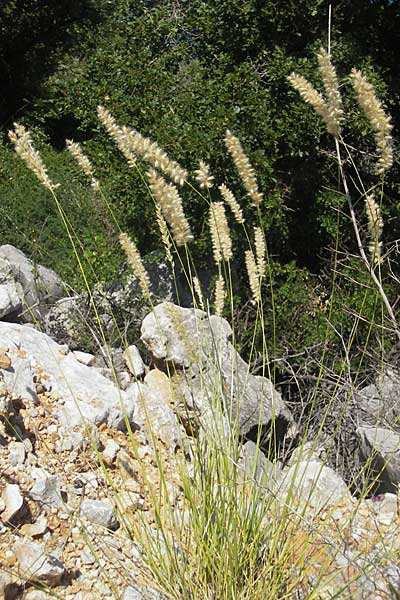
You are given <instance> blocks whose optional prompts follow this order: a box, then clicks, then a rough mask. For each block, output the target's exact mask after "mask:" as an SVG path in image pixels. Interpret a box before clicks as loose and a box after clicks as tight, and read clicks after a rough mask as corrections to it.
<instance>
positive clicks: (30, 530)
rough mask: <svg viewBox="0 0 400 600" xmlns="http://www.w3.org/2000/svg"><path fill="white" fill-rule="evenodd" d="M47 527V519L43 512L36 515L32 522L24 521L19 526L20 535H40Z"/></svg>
mask: <svg viewBox="0 0 400 600" xmlns="http://www.w3.org/2000/svg"><path fill="white" fill-rule="evenodd" d="M46 529H47V519H46V516H45V515H44V514H41V515H39V516H38V518H37V519H36V521H35V522H34V523H25V525H22V527H21V530H20V531H21V533H22V535H25V536H27V537H33V538H34V537H40V536H41V535H43V534H44V533H45V531H46Z"/></svg>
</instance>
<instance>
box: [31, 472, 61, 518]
mask: <svg viewBox="0 0 400 600" xmlns="http://www.w3.org/2000/svg"><path fill="white" fill-rule="evenodd" d="M35 471H36V472H37V471H38V472H39V473H37V479H36V481H35V483H34V484H33V486H32V488H31V491H30V496H31V498H32V500H35V501H36V502H40V504H42V505H43V507H44V508H46V509H50V508H53V507H57V508H61V507H63V506H64V503H65V502H64V498H63V493H62V491H61V479H60V476H59V475H48V474H45V475H44V473H45V472H44V471H43V469H35ZM33 476H35V475H33Z"/></svg>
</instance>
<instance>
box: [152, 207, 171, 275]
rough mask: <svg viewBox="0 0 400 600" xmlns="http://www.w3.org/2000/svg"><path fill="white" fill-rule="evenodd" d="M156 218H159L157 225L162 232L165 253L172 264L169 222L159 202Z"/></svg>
mask: <svg viewBox="0 0 400 600" xmlns="http://www.w3.org/2000/svg"><path fill="white" fill-rule="evenodd" d="M156 218H157V225H158V228H159V230H160V233H161V241H162V243H163V246H164V249H165V254H166V256H167V259H168V261H169V262H170V263H171V264H172V263H173V258H172V243H171V238H170V234H169V231H168V225H167V222H166V220H165V219H164V217H163V216H162V212H161V208H160V205H159V204H158V203H156Z"/></svg>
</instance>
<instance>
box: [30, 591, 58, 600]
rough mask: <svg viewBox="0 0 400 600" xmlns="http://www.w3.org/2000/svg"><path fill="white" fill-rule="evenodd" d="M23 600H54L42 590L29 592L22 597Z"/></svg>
mask: <svg viewBox="0 0 400 600" xmlns="http://www.w3.org/2000/svg"><path fill="white" fill-rule="evenodd" d="M24 600H54V596H53V595H50V594H47V593H46V592H43V591H42V590H29V591H28V592H27V593H26V594H25V595H24Z"/></svg>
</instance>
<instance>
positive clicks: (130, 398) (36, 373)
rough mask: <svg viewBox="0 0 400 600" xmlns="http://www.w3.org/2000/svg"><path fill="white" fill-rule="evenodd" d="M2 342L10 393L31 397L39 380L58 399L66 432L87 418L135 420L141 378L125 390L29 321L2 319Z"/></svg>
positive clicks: (117, 423)
mask: <svg viewBox="0 0 400 600" xmlns="http://www.w3.org/2000/svg"><path fill="white" fill-rule="evenodd" d="M0 346H1V347H2V348H3V349H6V356H7V357H8V358H9V362H10V364H9V366H6V368H4V369H1V372H2V377H3V379H4V380H5V382H6V384H7V386H8V387H9V388H10V389H11V390H12V391H13V394H14V395H18V396H19V397H22V398H23V399H27V400H31V401H32V400H33V401H35V398H36V391H37V386H40V388H41V389H44V390H47V391H49V392H50V393H51V395H52V397H53V398H56V399H59V401H58V405H57V410H56V412H57V416H58V419H59V421H60V422H61V424H62V426H63V427H64V428H65V430H66V432H67V433H68V431H71V432H72V431H73V430H74V428H75V427H79V426H82V425H84V424H85V423H90V424H93V425H99V424H101V423H108V424H109V425H110V426H111V427H115V428H116V429H121V428H123V427H124V424H125V419H126V418H127V419H128V420H130V421H132V420H133V413H134V410H135V404H136V400H137V397H138V395H139V394H140V385H141V384H140V383H136V384H133V385H132V386H130V388H129V393H127V392H124V391H122V390H120V389H118V388H117V387H116V385H114V383H113V382H112V381H110V380H109V379H107V378H106V377H103V375H101V374H100V373H99V371H98V370H97V369H94V368H92V367H88V366H86V365H84V364H82V363H81V362H79V361H78V360H77V359H76V358H75V356H74V354H73V353H72V352H70V351H69V350H68V348H67V347H66V346H60V345H59V344H57V343H56V342H55V341H53V340H52V339H51V338H50V337H49V336H48V335H46V334H45V333H41V332H40V331H37V330H36V329H34V328H33V327H30V326H27V325H19V324H16V323H4V322H0Z"/></svg>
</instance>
